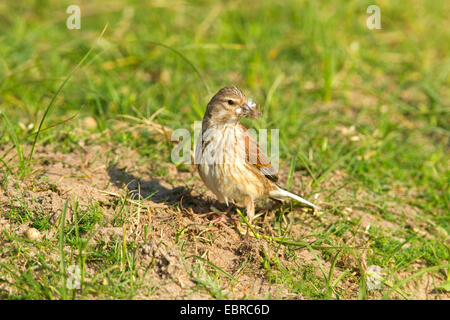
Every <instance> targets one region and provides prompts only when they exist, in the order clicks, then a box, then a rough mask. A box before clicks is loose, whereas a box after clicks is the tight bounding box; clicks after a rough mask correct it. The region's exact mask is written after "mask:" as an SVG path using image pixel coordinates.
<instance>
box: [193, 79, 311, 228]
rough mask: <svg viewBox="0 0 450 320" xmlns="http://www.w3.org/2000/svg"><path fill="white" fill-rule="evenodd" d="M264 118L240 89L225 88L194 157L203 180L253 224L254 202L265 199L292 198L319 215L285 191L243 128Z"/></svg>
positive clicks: (217, 97)
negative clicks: (248, 121)
mask: <svg viewBox="0 0 450 320" xmlns="http://www.w3.org/2000/svg"><path fill="white" fill-rule="evenodd" d="M260 115H261V112H260V111H259V110H257V109H256V104H255V103H254V102H253V101H252V100H251V99H247V97H246V96H245V95H244V93H243V92H242V91H241V90H240V89H239V88H237V87H236V86H227V87H224V88H222V89H220V90H219V91H218V92H217V93H216V94H215V95H214V96H213V97H212V98H211V100H210V101H209V103H208V105H207V107H206V111H205V114H204V116H203V120H202V128H201V135H200V137H199V138H200V139H198V141H197V143H196V146H195V153H194V164H195V166H196V167H197V171H198V173H199V175H200V178H201V179H202V181H203V182H204V184H205V185H206V187H207V188H208V189H210V190H211V191H212V192H213V193H214V194H215V196H216V197H217V199H218V200H219V201H220V202H222V203H223V202H224V203H225V204H226V205H227V206H229V203H230V202H232V203H234V204H241V205H244V206H245V209H246V214H247V220H248V221H249V222H250V223H252V222H253V219H254V218H255V201H258V200H261V199H267V198H270V199H274V200H278V201H283V200H286V199H289V198H291V199H294V200H297V201H299V202H301V203H303V204H306V205H308V206H310V207H313V208H316V209H318V210H320V207H318V206H316V205H314V204H312V203H311V202H309V201H307V200H305V199H303V198H301V197H300V196H298V195H296V194H294V193H292V192H290V191H288V190H287V189H286V188H284V187H282V186H281V185H280V183H279V181H278V175H277V172H276V170H275V169H274V167H273V166H272V165H271V163H270V161H269V159H268V157H267V156H266V155H265V154H264V152H263V151H262V150H261V149H260V147H259V146H258V144H257V142H256V141H255V139H254V138H253V137H252V136H251V135H250V134H249V130H248V129H247V128H246V127H245V126H244V125H243V124H242V123H241V119H242V118H243V117H247V118H251V119H256V118H258V117H259V116H260Z"/></svg>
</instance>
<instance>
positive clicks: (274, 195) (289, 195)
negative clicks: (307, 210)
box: [269, 188, 320, 210]
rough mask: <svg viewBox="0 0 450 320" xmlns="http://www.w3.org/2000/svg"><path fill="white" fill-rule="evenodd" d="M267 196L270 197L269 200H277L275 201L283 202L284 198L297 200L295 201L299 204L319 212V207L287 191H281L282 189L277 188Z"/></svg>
mask: <svg viewBox="0 0 450 320" xmlns="http://www.w3.org/2000/svg"><path fill="white" fill-rule="evenodd" d="M269 195H270V197H271V198H274V199H277V200H283V199H285V198H292V199H295V200H297V201H299V202H301V203H304V204H307V205H308V206H310V207H313V208H316V209H317V210H320V207H318V206H316V205H314V204H312V203H311V202H309V201H308V200H305V199H303V198H302V197H300V196H298V195H296V194H294V193H292V192H289V191H287V190H285V189H282V188H277V189H276V190H273V191H271V192H270V193H269Z"/></svg>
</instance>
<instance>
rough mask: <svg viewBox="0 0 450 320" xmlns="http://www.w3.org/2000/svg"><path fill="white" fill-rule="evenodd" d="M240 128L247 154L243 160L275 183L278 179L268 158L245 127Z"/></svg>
mask: <svg viewBox="0 0 450 320" xmlns="http://www.w3.org/2000/svg"><path fill="white" fill-rule="evenodd" d="M242 128H243V129H244V132H245V138H244V139H245V154H246V156H247V157H246V159H245V160H246V161H247V163H249V164H250V165H252V166H254V167H256V168H257V169H258V170H259V171H260V172H261V173H262V174H263V175H264V176H266V178H267V179H269V180H272V181H273V182H275V183H276V182H277V181H278V175H277V172H276V170H275V169H274V167H272V165H271V164H270V160H269V159H268V158H267V156H266V155H265V154H264V152H263V151H262V150H261V149H260V148H259V146H258V143H257V142H256V141H255V139H253V137H252V136H251V135H250V133H249V132H248V130H247V128H246V127H244V126H243V125H242Z"/></svg>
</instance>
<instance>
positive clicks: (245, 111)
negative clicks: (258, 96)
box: [236, 99, 261, 118]
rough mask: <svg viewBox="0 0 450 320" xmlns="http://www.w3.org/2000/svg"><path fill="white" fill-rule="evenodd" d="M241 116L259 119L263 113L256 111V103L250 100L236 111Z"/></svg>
mask: <svg viewBox="0 0 450 320" xmlns="http://www.w3.org/2000/svg"><path fill="white" fill-rule="evenodd" d="M236 111H237V112H238V113H239V114H242V115H243V116H245V117H249V118H258V117H259V116H260V115H261V112H259V111H258V110H256V103H254V102H253V100H252V99H248V101H247V103H246V104H244V105H242V106H241V107H239V108H238V110H236Z"/></svg>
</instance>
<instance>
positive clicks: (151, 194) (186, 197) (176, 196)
mask: <svg viewBox="0 0 450 320" xmlns="http://www.w3.org/2000/svg"><path fill="white" fill-rule="evenodd" d="M107 171H108V175H109V179H110V181H111V183H112V184H114V185H115V186H116V187H117V188H120V189H122V188H125V189H126V190H127V191H128V193H129V195H130V197H132V198H135V199H147V200H151V201H152V202H155V203H164V204H166V205H168V206H178V205H179V204H181V205H182V207H183V208H185V209H189V208H191V209H192V212H194V213H196V214H202V213H207V212H211V210H210V207H211V205H214V206H216V205H217V202H216V201H211V200H206V199H204V198H203V196H196V195H192V193H191V190H189V189H188V188H186V187H184V186H178V187H173V188H172V189H169V188H166V187H164V186H163V185H161V183H160V180H157V179H150V180H142V179H140V178H139V177H137V176H135V175H133V174H132V173H129V172H127V171H126V169H125V168H119V167H118V166H117V165H116V164H113V165H111V166H109V167H108V169H107Z"/></svg>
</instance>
